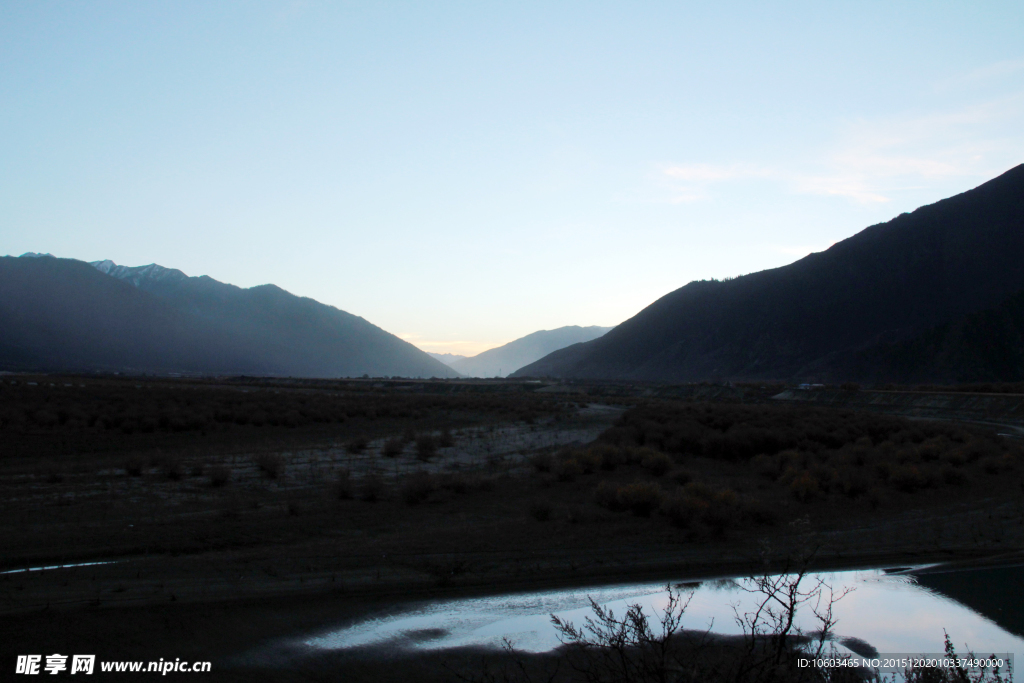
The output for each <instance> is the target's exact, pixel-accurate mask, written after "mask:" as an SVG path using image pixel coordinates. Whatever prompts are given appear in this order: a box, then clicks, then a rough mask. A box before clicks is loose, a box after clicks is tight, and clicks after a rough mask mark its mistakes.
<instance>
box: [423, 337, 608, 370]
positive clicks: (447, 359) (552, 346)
mask: <svg viewBox="0 0 1024 683" xmlns="http://www.w3.org/2000/svg"><path fill="white" fill-rule="evenodd" d="M610 329H612V328H610V327H597V326H596V325H595V326H591V327H579V326H578V325H567V326H566V327H559V328H558V329H554V330H540V331H539V332H533V333H532V334H528V335H526V336H525V337H520V338H519V339H516V340H515V341H510V342H509V343H507V344H505V345H503V346H499V347H497V348H493V349H488V350H487V351H484V352H482V353H479V354H477V355H475V356H469V357H467V356H459V355H456V354H453V353H445V354H438V353H432V354H430V355H431V356H433V357H434V358H437V359H438V360H440V361H441V362H443V363H446V364H447V365H448V366H450V367H451V368H452V369H454V370H457V371H458V372H459V373H460V374H462V375H465V376H466V377H507V376H508V375H511V374H512V373H513V372H515V371H516V370H518V369H519V368H521V367H523V366H524V365H528V364H530V363H532V362H534V361H536V360H539V359H541V358H543V357H544V356H546V355H548V354H549V353H551V352H552V351H557V350H559V349H563V348H565V347H567V346H571V345H572V344H578V343H580V342H585V341H590V340H591V339H597V338H598V337H600V336H601V335H603V334H605V333H606V332H608V330H610Z"/></svg>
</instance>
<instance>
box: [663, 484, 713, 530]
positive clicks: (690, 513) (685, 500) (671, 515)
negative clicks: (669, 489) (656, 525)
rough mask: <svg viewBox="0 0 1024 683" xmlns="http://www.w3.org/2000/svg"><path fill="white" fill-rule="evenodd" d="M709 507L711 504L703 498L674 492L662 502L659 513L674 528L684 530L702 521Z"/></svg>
mask: <svg viewBox="0 0 1024 683" xmlns="http://www.w3.org/2000/svg"><path fill="white" fill-rule="evenodd" d="M709 507H711V503H710V502H709V501H707V500H705V499H704V498H696V497H693V496H688V495H686V494H685V493H683V492H682V491H676V492H675V493H673V494H672V495H671V496H668V497H667V498H666V499H665V500H664V501H663V502H662V505H661V512H662V514H664V515H665V516H666V517H668V519H669V521H670V522H671V523H672V524H673V525H674V526H677V527H679V528H680V529H685V528H687V527H688V526H690V525H691V524H693V523H695V522H698V521H700V520H701V519H703V518H704V514H705V513H706V512H707V509H708V508H709Z"/></svg>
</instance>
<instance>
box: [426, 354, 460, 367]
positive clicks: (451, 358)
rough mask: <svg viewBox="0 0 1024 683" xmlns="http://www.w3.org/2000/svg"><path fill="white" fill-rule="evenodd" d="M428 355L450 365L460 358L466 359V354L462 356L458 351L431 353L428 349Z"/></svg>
mask: <svg viewBox="0 0 1024 683" xmlns="http://www.w3.org/2000/svg"><path fill="white" fill-rule="evenodd" d="M427 355H428V356H430V357H431V358H434V359H436V360H439V361H441V362H442V363H444V364H445V365H447V366H448V367H451V365H452V363H454V362H456V361H460V360H464V359H465V358H466V356H460V355H459V354H457V353H431V352H429V351H427Z"/></svg>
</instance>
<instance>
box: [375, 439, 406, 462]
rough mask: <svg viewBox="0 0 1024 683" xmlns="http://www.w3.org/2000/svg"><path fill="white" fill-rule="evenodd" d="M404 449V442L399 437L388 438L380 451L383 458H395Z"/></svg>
mask: <svg viewBox="0 0 1024 683" xmlns="http://www.w3.org/2000/svg"><path fill="white" fill-rule="evenodd" d="M404 449H405V443H404V442H403V441H402V440H401V439H388V440H387V441H385V442H384V446H383V447H382V448H381V450H380V452H381V455H383V456H384V457H385V458H397V457H398V456H400V455H401V454H402V451H403V450H404Z"/></svg>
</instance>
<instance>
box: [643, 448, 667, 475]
mask: <svg viewBox="0 0 1024 683" xmlns="http://www.w3.org/2000/svg"><path fill="white" fill-rule="evenodd" d="M640 465H641V466H642V467H643V468H644V469H645V470H647V471H648V472H650V473H651V474H653V475H654V476H656V477H661V476H664V475H665V473H666V472H668V471H669V470H670V469H672V458H670V457H668V456H667V455H665V454H664V453H662V452H660V451H651V452H650V453H645V454H644V456H643V459H641V461H640Z"/></svg>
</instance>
